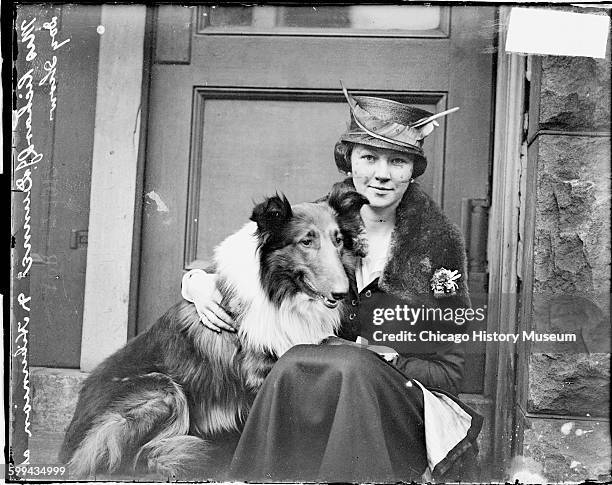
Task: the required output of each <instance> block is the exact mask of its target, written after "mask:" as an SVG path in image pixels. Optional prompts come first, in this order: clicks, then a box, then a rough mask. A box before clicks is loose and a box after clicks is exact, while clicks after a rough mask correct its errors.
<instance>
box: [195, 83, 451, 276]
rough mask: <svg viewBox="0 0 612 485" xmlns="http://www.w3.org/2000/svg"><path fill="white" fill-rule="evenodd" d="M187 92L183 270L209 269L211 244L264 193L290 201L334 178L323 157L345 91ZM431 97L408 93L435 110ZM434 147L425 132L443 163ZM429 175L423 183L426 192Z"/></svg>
mask: <svg viewBox="0 0 612 485" xmlns="http://www.w3.org/2000/svg"><path fill="white" fill-rule="evenodd" d="M194 96H195V100H194V113H195V115H194V119H193V126H192V129H191V131H192V133H193V135H194V141H193V143H192V155H191V158H190V164H191V166H190V174H191V175H190V177H189V193H190V197H189V201H190V202H189V206H188V208H187V213H188V216H187V248H186V252H185V269H190V268H194V267H204V268H206V267H208V266H209V265H210V263H211V258H212V252H213V249H214V247H215V246H216V245H217V244H218V243H219V242H221V241H222V240H223V239H224V238H225V237H226V236H228V235H229V234H231V233H233V232H234V231H236V230H237V229H238V228H240V227H241V226H242V225H243V224H244V223H245V221H247V220H248V218H249V216H250V213H251V209H252V207H253V202H254V201H258V200H261V199H262V197H263V196H265V195H269V194H274V193H275V192H277V191H280V192H282V193H284V194H285V195H286V196H287V197H288V199H289V201H291V202H292V203H295V202H303V201H309V200H315V199H317V198H319V197H321V196H322V195H324V194H325V193H326V192H327V191H328V190H329V187H330V181H333V180H339V179H340V174H339V173H338V170H337V169H336V167H335V164H334V163H333V162H332V163H330V162H329V161H330V160H331V159H332V158H333V156H332V153H333V152H332V149H333V146H334V144H335V143H336V141H337V140H338V134H339V133H342V131H343V130H344V129H345V128H346V123H347V118H348V108H347V106H346V104H345V102H344V97H343V96H342V95H341V94H340V93H338V92H333V91H331V92H327V93H323V92H312V91H310V92H304V91H297V90H294V91H291V92H281V91H278V90H225V91H223V90H210V89H206V88H203V87H200V88H196V90H195V93H194ZM396 97H397V96H396ZM399 98H404V99H405V98H406V96H404V97H401V96H400V97H399ZM433 99H435V97H434V96H431V95H429V96H427V97H423V96H421V97H414V96H411V97H410V100H411V102H412V103H413V104H418V105H419V106H421V107H422V108H424V109H429V110H435V109H436V108H437V104H430V103H428V101H431V100H433ZM438 134H439V133H438ZM271 138H273V139H274V142H273V143H271V142H268V140H270V139H271ZM213 141H214V142H213ZM440 141H441V140H440ZM440 145H441V144H440V142H438V147H436V144H435V137H432V138H430V139H428V140H427V146H426V147H425V150H426V153H427V155H428V156H429V157H430V160H434V161H435V160H436V159H440V162H441V163H442V162H443V160H442V159H441V157H440V155H441V149H440V148H441V146H440ZM436 148H438V149H437V150H436ZM434 176H435V171H432V172H431V174H428V179H427V180H424V181H423V183H424V184H425V188H426V190H427V189H428V191H430V192H431V190H432V189H433V181H434ZM438 185H439V184H438ZM211 207H214V210H210V208H211Z"/></svg>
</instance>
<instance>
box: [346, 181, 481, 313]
mask: <svg viewBox="0 0 612 485" xmlns="http://www.w3.org/2000/svg"><path fill="white" fill-rule="evenodd" d="M341 184H342V185H344V186H346V187H348V188H352V189H353V190H354V185H353V181H352V180H351V179H346V180H344V181H343V182H341ZM440 268H446V269H448V270H457V271H459V273H461V278H460V279H459V280H458V281H457V283H458V286H459V289H458V291H457V295H455V296H454V297H445V298H441V299H436V298H434V296H433V291H432V290H431V288H430V282H431V278H432V276H433V274H434V272H435V271H436V270H438V269H440ZM378 285H379V287H380V288H381V289H382V290H384V291H386V292H388V293H390V294H392V295H394V296H396V297H398V298H402V299H404V300H407V301H408V302H412V303H413V304H429V305H435V306H439V305H442V306H449V305H450V306H469V304H470V303H469V296H468V289H467V263H466V256H465V246H464V242H463V236H462V235H461V232H460V231H459V229H458V228H457V227H456V226H455V225H454V224H452V223H451V222H450V221H449V220H448V218H447V217H446V216H445V215H444V213H443V212H442V210H441V209H440V208H439V207H438V205H437V204H436V203H435V202H434V201H433V200H432V199H431V197H429V195H427V194H426V193H425V192H423V190H422V189H421V188H420V186H419V185H418V184H417V183H412V184H411V185H410V186H409V187H408V190H406V193H405V194H404V197H403V199H402V201H401V202H400V204H399V206H398V208H397V211H396V224H395V230H394V231H393V234H392V236H391V246H390V248H389V258H388V260H387V262H386V264H385V268H384V270H383V274H382V276H381V278H380V280H379V282H378Z"/></svg>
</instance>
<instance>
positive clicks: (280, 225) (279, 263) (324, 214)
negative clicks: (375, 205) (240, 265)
mask: <svg viewBox="0 0 612 485" xmlns="http://www.w3.org/2000/svg"><path fill="white" fill-rule="evenodd" d="M366 203H367V199H366V198H365V197H363V196H362V195H360V194H358V193H357V192H355V191H351V190H346V189H342V188H341V187H339V186H338V187H334V189H333V190H332V192H331V194H330V195H329V197H328V199H327V200H326V201H323V202H317V203H303V204H298V205H296V206H293V207H292V206H291V204H290V203H289V201H288V200H287V198H286V197H284V196H279V195H278V194H277V195H276V196H273V197H269V198H267V199H266V200H264V201H263V202H262V203H260V204H258V205H257V206H255V208H254V209H253V214H252V216H251V220H253V221H255V222H256V223H257V237H258V239H259V252H260V262H261V273H260V274H261V283H262V286H263V288H264V290H265V291H266V293H267V295H268V297H269V298H270V300H271V301H272V302H273V303H274V304H276V305H280V303H281V302H282V301H283V300H285V299H286V298H289V297H292V296H295V295H298V294H303V295H306V296H307V297H308V298H310V299H312V300H315V301H320V302H321V303H322V304H323V305H325V306H326V307H327V308H332V309H334V308H336V307H337V306H338V305H339V302H340V301H341V300H342V299H343V298H344V297H345V296H346V294H347V293H348V290H349V282H348V278H347V275H346V268H345V265H346V260H347V258H346V255H347V254H359V251H360V249H359V244H358V243H357V241H358V238H359V233H360V229H361V223H360V216H359V210H360V209H361V207H362V206H363V204H366Z"/></svg>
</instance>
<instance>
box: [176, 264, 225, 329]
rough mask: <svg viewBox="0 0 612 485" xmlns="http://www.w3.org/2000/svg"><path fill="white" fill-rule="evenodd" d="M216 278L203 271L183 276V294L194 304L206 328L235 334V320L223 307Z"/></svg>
mask: <svg viewBox="0 0 612 485" xmlns="http://www.w3.org/2000/svg"><path fill="white" fill-rule="evenodd" d="M215 280H216V276H215V275H214V274H209V273H206V272H205V271H203V270H192V271H190V272H188V273H187V274H185V276H183V281H182V285H181V286H182V289H181V294H182V295H183V298H185V300H187V301H190V302H192V303H193V304H194V305H195V307H196V311H197V312H198V315H199V316H200V320H201V321H202V324H204V326H205V327H207V328H209V329H210V330H212V331H214V332H217V333H221V330H225V331H227V332H235V331H236V329H235V328H234V327H233V324H234V323H235V322H234V320H233V319H232V317H231V316H230V315H228V313H227V312H226V311H225V309H224V308H223V307H222V306H221V301H222V299H223V297H222V295H221V293H220V292H219V290H218V289H217V287H216V282H215Z"/></svg>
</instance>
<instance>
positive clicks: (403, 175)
mask: <svg viewBox="0 0 612 485" xmlns="http://www.w3.org/2000/svg"><path fill="white" fill-rule="evenodd" d="M351 168H352V173H353V182H354V184H355V189H356V190H357V192H359V193H360V194H362V195H365V196H366V197H367V198H368V200H369V201H370V208H371V209H374V210H376V209H388V208H389V209H390V208H391V207H393V206H394V205H397V204H398V203H399V201H400V200H401V199H402V197H403V195H404V193H405V192H406V189H407V188H408V183H409V182H410V178H411V177H412V172H413V161H412V157H411V156H410V155H409V154H407V153H404V152H400V151H397V150H391V149H388V148H378V147H371V146H367V145H360V144H356V145H355V146H354V148H353V151H352V153H351Z"/></svg>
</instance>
